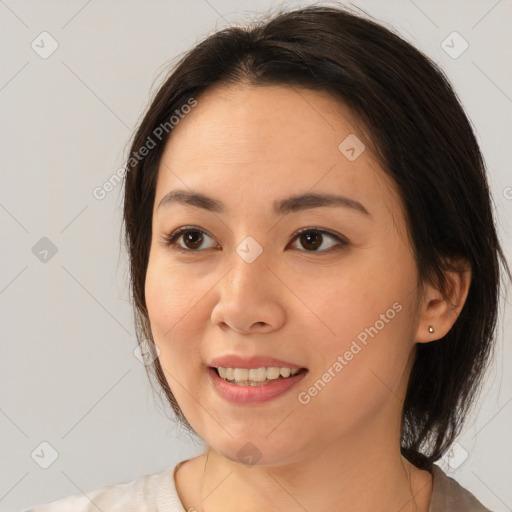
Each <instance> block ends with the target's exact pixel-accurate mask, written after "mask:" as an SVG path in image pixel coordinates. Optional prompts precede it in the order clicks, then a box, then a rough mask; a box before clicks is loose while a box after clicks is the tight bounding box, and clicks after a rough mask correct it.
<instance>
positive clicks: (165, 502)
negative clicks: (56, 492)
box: [21, 466, 183, 512]
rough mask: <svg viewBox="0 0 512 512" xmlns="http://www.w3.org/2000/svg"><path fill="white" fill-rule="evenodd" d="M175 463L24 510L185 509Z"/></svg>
mask: <svg viewBox="0 0 512 512" xmlns="http://www.w3.org/2000/svg"><path fill="white" fill-rule="evenodd" d="M176 467H177V466H171V467H169V468H167V469H165V470H164V471H162V472H161V473H155V474H151V475H143V476H140V477H139V478H137V479H136V480H132V481H130V482H122V483H117V484H113V485H106V486H103V487H99V488H97V489H94V490H91V491H86V492H83V493H82V492H77V493H74V494H71V495H69V496H66V497H64V498H61V499H59V500H56V501H53V502H51V503H46V504H43V505H37V506H34V507H32V508H28V509H24V510H23V511H21V512H71V511H72V512H98V510H101V511H102V512H138V511H140V510H144V511H147V512H153V511H155V512H156V511H159V510H162V511H165V512H182V511H183V507H182V506H181V503H180V501H179V498H178V494H177V492H176V487H175V485H174V471H175V469H176Z"/></svg>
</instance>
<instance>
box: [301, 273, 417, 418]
mask: <svg viewBox="0 0 512 512" xmlns="http://www.w3.org/2000/svg"><path fill="white" fill-rule="evenodd" d="M404 273H407V271H404ZM392 277H394V278H395V280H394V283H395V284H394V286H393V287H391V286H389V285H388V286H384V281H389V280H390V279H391V277H390V275H389V273H387V272H380V273H373V272H370V271H367V272H362V273H360V274H359V273H353V274H351V277H350V278H347V279H345V280H343V279H340V281H339V282H338V283H337V284H336V286H335V287H333V286H331V287H329V288H328V292H326V293H322V294H319V295H318V296H316V298H315V297H314V296H311V295H310V302H309V303H310V304H311V309H312V310H313V311H321V312H322V315H321V317H322V318H321V319H322V321H323V323H324V324H325V325H327V326H329V330H327V329H325V328H324V330H323V334H322V335H321V336H318V337H317V338H316V339H315V340H314V343H315V347H316V356H315V357H316V358H317V359H316V364H315V371H314V372H313V373H312V374H310V375H309V377H308V379H307V381H306V382H305V383H304V385H303V386H301V390H300V391H303V392H305V393H307V396H305V397H304V400H305V401H307V400H308V398H311V405H313V403H316V405H313V407H318V414H319V417H321V416H323V417H324V418H325V416H327V417H329V416H332V417H333V420H334V418H336V417H337V418H338V421H339V417H340V415H341V416H344V417H345V418H346V416H345V414H346V412H347V411H350V412H351V414H352V415H353V416H352V417H353V419H354V421H359V420H361V421H362V420H363V419H364V418H368V417H370V416H371V415H373V414H375V412H376V410H378V409H379V408H380V407H382V406H383V404H385V403H386V402H387V401H388V400H390V399H391V400H394V401H396V398H394V394H396V393H398V392H397V388H398V387H399V384H400V382H401V380H402V379H403V376H404V370H405V369H406V365H407V361H408V358H409V355H410V352H411V350H412V348H413V343H412V335H411V333H412V327H411V323H412V322H411V318H414V310H413V307H412V302H411V294H410V289H409V288H408V285H407V283H410V282H411V281H410V280H408V278H407V276H400V275H399V273H398V272H397V271H396V270H395V273H394V276H392ZM333 404H335V405H336V407H332V406H333ZM356 411H357V412H356ZM354 415H355V416H354ZM356 416H358V417H359V418H358V419H357V418H356ZM346 420H347V418H346Z"/></svg>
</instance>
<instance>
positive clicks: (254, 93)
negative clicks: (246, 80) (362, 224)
mask: <svg viewBox="0 0 512 512" xmlns="http://www.w3.org/2000/svg"><path fill="white" fill-rule="evenodd" d="M196 100H197V106H196V107H194V108H193V109H192V110H191V112H190V113H189V114H187V115H186V116H184V117H183V119H181V120H180V122H179V123H178V124H177V125H175V126H174V128H173V130H172V133H171V135H170V137H169V139H168V142H167V144H166V147H165V149H164V153H163V155H162V158H161V162H160V168H159V174H158V180H157V191H156V200H155V206H156V205H157V204H158V202H159V201H160V200H161V199H162V197H163V196H164V195H165V194H167V193H168V192H169V191H170V190H172V189H173V188H181V189H182V188H189V189H190V190H193V191H201V192H205V193H207V194H208V195H211V196H214V197H218V198H219V199H221V200H222V201H223V202H224V203H226V204H228V206H229V204H230V203H235V202H238V203H239V204H240V201H248V200H249V201H250V202H251V204H254V205H256V204H257V203H259V202H261V204H262V206H264V205H265V204H267V205H270V204H271V203H273V202H274V201H275V200H276V199H278V198H282V197H283V196H286V195H293V194H297V195H298V194H303V193H304V192H306V191H311V192H315V191H318V192H332V193H339V194H344V195H347V196H348V195H350V196H351V197H353V198H354V199H356V200H359V201H360V202H364V201H363V199H364V198H366V202H369V203H372V208H373V210H377V212H376V213H378V210H379V208H380V209H387V210H391V211H393V210H396V208H397V206H398V205H397V204H394V203H397V202H399V198H398V197H397V196H396V195H395V193H394V187H393V186H392V183H391V180H390V178H389V177H388V176H387V175H386V173H384V171H383V170H382V169H381V168H380V166H379V165H378V163H377V161H376V159H375V158H374V157H373V155H372V153H371V150H370V148H369V147H368V145H367V144H366V145H365V146H360V147H359V150H360V149H361V147H363V148H364V151H362V153H361V154H360V156H358V157H357V158H356V159H355V160H350V159H349V158H347V156H346V154H344V153H343V151H342V150H340V147H339V146H340V143H343V141H345V140H351V141H352V140H355V141H356V143H357V141H360V143H361V144H362V140H363V135H362V133H361V128H360V126H359V123H358V121H357V119H356V118H355V117H354V116H353V114H352V113H351V112H350V110H349V109H348V108H347V107H346V106H345V105H343V104H342V103H341V102H340V101H339V100H337V99H335V98H333V97H332V96H331V95H329V94H328V93H325V92H318V91H311V90H307V89H301V88H296V87H288V86H250V85H245V84H236V85H223V86H216V87H214V88H211V89H208V90H207V91H206V92H205V93H203V94H202V95H200V96H198V97H197V98H196ZM347 138H348V139H347ZM354 138H355V139H354ZM342 147H343V146H342ZM356 149H357V148H356ZM376 203H377V204H376Z"/></svg>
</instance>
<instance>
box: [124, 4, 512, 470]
mask: <svg viewBox="0 0 512 512" xmlns="http://www.w3.org/2000/svg"><path fill="white" fill-rule="evenodd" d="M240 82H244V83H249V84H251V85H255V86H264V85H270V84H275V85H288V86H297V87H302V88H307V89H311V90H318V91H325V92H328V93H331V94H332V95H333V97H335V98H337V99H339V100H340V101H341V102H343V103H344V104H345V105H347V106H348V107H349V108H350V109H351V111H352V112H354V113H355V115H356V116H357V119H358V120H359V122H361V123H362V126H363V127H364V129H365V132H367V134H368V138H369V140H370V143H371V145H372V149H374V152H375V154H376V155H377V157H378V160H379V163H380V164H381V166H382V168H383V169H384V170H385V172H386V173H387V174H389V176H391V178H392V179H393V181H394V183H395V184H396V187H397V190H398V191H399V193H400V196H401V199H402V201H403V206H404V214H405V216H406V221H407V225H408V230H409V236H410V240H411V243H412V247H413V250H414V254H415V258H416V262H417V267H418V272H419V278H420V280H421V282H430V283H434V284H437V285H438V286H440V288H441V289H442V290H446V285H447V283H446V282H445V278H444V272H445V271H446V270H452V269H455V270H456V269H457V267H456V266H454V264H453V262H454V261H455V260H456V259H457V258H464V259H465V260H466V261H468V262H469V264H470V265H471V270H472V281H471V286H470V289H469V293H468V297H467V300H466V303H465V305H464V307H463V309H462V311H461V313H460V315H459V317H458V319H457V321H456V322H455V324H454V326H453V327H452V329H451V330H450V331H449V332H448V334H446V336H444V338H442V339H440V340H438V341H434V342H431V343H426V344H418V345H417V349H418V350H417V353H416V359H415V362H414V366H413V368H412V372H411V375H410V380H409V384H408V389H407V394H406V398H405V403H404V407H403V416H402V438H401V446H402V453H403V455H404V456H405V457H406V458H408V459H409V460H410V461H411V462H413V463H414V464H415V465H416V466H418V467H420V468H428V467H430V465H431V464H432V463H433V462H434V461H436V460H437V459H439V458H440V457H441V456H442V455H443V454H444V453H445V452H446V451H447V449H448V448H449V447H450V445H451V444H452V443H453V442H454V440H455V438H456V436H457V435H458V434H459V432H460V429H461V428H462V425H463V422H464V420H465V418H466V416H467V413H468V411H469V409H470V406H471V405H472V403H473V402H474V399H475V396H476V394H477V392H478V390H479V389H480V386H481V383H482V376H483V374H484V371H485V369H486V367H487V364H488V362H489V360H490V355H491V353H492V348H493V345H494V339H495V329H496V322H497V314H498V305H499V296H500V293H499V292H500V286H501V284H500V275H502V274H501V269H500V262H501V263H502V264H503V266H504V269H505V270H506V271H507V275H508V276H509V277H510V270H509V268H508V265H507V262H506V260H505V258H504V256H503V252H502V249H501V246H500V243H499V240H498V237H497V233H496V228H495V221H494V219H493V211H492V203H491V196H490V191H489V188H488V184H487V179H486V175H485V167H484V162H483V159H482V156H481V153H480V150H479V147H478V143H477V141H476V138H475V135H474V133H473V130H472V128H471V124H470V122H469V120H468V118H467V117H466V115H465V113H464V110H463V108H462V106H461V104H460V102H459V100H458V98H457V96H456V94H455V92H454V91H453V90H452V87H451V86H450V83H449V81H448V80H447V78H446V77H445V75H444V74H443V72H442V71H441V70H440V69H439V68H438V67H437V66H436V65H435V63H433V62H432V61H431V60H430V59H429V58H428V57H426V56H425V55H423V54H422V53H421V52H420V51H418V50H417V49H415V48H414V47H413V46H411V45H410V44H409V43H407V42H406V41H404V40H403V39H402V38H401V37H399V36H398V35H396V34H395V33H394V32H393V31H392V30H390V29H387V28H384V27H383V26H382V25H380V24H379V23H376V22H374V21H372V20H370V19H368V18H367V17H363V16H361V15H357V14H354V13H351V12H349V11H348V10H347V9H340V8H334V7H322V6H318V5H317V6H311V7H307V8H303V9H298V10H294V11H289V12H286V11H284V12H282V11H281V12H278V13H277V14H275V15H273V16H272V17H270V19H268V18H267V19H264V20H260V21H259V22H255V23H253V24H252V25H249V26H247V27H230V28H226V29H224V30H221V31H218V32H216V33H214V34H212V35H211V36H209V37H207V38H206V39H205V40H204V41H202V42H201V43H200V44H198V45H197V46H195V47H194V48H193V49H192V50H190V51H189V52H188V53H187V54H186V55H185V56H184V57H183V58H181V60H180V61H179V62H178V63H177V65H176V66H175V67H174V68H173V70H172V72H171V74H170V76H169V77H168V78H167V80H166V81H165V83H164V84H163V85H162V86H161V87H160V89H159V90H158V92H157V94H156V95H155V97H154V99H153V101H152V103H151V105H150V107H149V110H148V111H147V113H146V115H145V117H144V118H143V120H142V122H141V123H140V126H139V128H138V130H137V131H136V133H135V135H134V138H133V142H132V146H131V153H130V154H131V155H132V157H131V158H130V159H129V160H128V162H129V163H128V165H127V168H126V174H125V197H124V227H125V230H126V245H127V249H128V253H129V258H130V272H131V293H132V298H133V304H134V313H135V323H136V331H137V337H138V340H139V343H142V341H143V340H144V339H149V340H152V337H151V336H152V335H151V329H150V325H149V320H148V312H147V308H146V301H145V296H144V286H145V277H146V270H147V264H148V257H149V250H150V244H151V229H152V211H153V205H154V200H155V186H156V178H157V172H158V166H159V162H160V158H161V155H162V151H163V148H164V145H165V142H166V140H167V138H168V137H169V136H172V131H171V130H169V135H166V136H165V137H161V140H160V138H157V137H155V136H154V133H155V130H157V132H158V127H159V126H162V125H163V124H164V123H166V122H168V121H169V119H170V118H171V116H172V115H173V114H174V113H175V112H176V110H178V111H179V110H180V108H181V107H182V106H183V105H185V104H186V103H187V102H188V101H189V100H190V99H191V98H197V97H198V96H199V95H200V93H201V92H203V91H205V90H206V89H208V88H209V87H211V86H213V85H214V84H216V85H222V84H234V83H235V84H236V83H240ZM212 129H214V128H213V127H212ZM160 132H161V130H160ZM160 132H158V133H160ZM150 139H151V140H152V141H153V143H154V144H152V147H151V149H150V150H149V151H146V152H145V153H147V154H146V155H145V156H144V157H140V149H141V148H143V147H144V146H148V140H150ZM153 146H154V147H153ZM135 154H137V158H136V159H134V158H133V155H135ZM151 368H152V369H154V372H155V375H156V378H157V381H158V383H159V385H160V387H161V389H162V390H163V392H164V394H165V397H166V399H167V400H168V402H169V403H170V405H171V406H172V408H173V410H174V412H175V413H176V415H177V417H178V418H179V419H180V420H181V422H182V424H183V425H184V426H186V427H187V428H188V429H189V430H190V431H192V432H193V430H192V428H191V426H190V425H189V424H188V422H187V420H186V419H185V418H184V416H183V414H182V412H181V410H180V408H179V406H178V404H177V402H176V400H175V398H174V396H173V394H172V392H171V390H170V388H169V386H168V384H167V380H166V378H165V375H164V372H163V370H162V367H161V365H160V362H159V360H158V359H155V361H154V366H153V365H152V366H151ZM150 376H151V371H150Z"/></svg>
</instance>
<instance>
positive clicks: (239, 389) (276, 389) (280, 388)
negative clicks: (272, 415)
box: [208, 368, 307, 404]
mask: <svg viewBox="0 0 512 512" xmlns="http://www.w3.org/2000/svg"><path fill="white" fill-rule="evenodd" d="M208 373H209V374H210V378H211V380H212V382H213V385H214V386H215V389H216V390H217V392H218V393H219V395H220V396H221V397H222V398H224V399H225V400H227V401H228V402H232V403H236V404H254V403H262V402H267V401H269V400H272V399H273V398H277V397H278V396H281V395H283V394H284V393H286V392H287V391H288V390H290V389H291V388H292V387H293V386H295V384H297V383H298V382H299V381H300V380H302V379H303V378H304V377H305V375H306V373H307V371H301V372H300V373H298V374H297V375H294V376H293V377H288V378H287V379H275V380H274V381H272V382H271V383H270V384H265V385H264V386H238V385H237V384H231V383H229V382H227V381H226V380H224V379H223V378H221V377H219V375H218V374H217V372H216V370H214V369H213V368H209V369H208Z"/></svg>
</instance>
